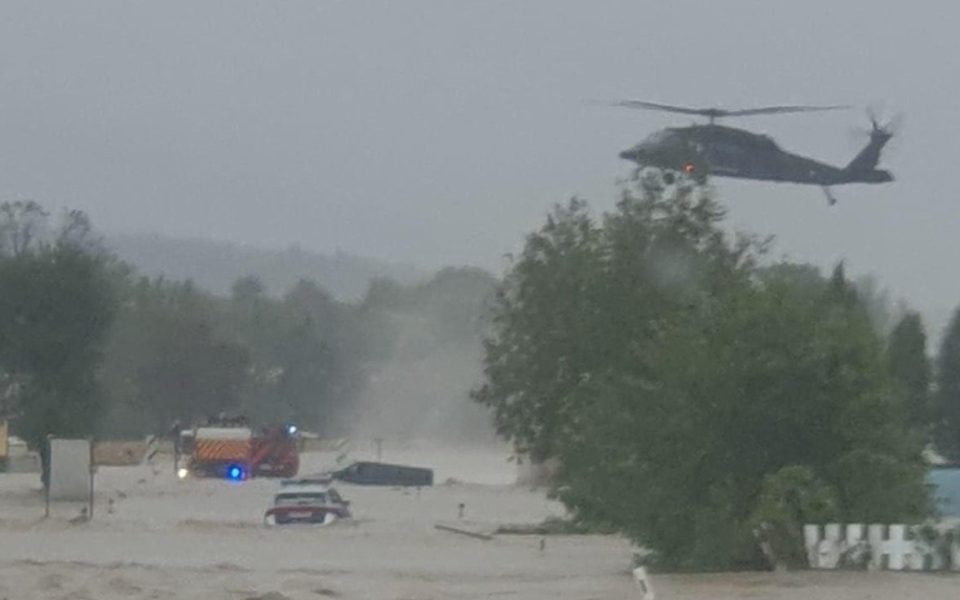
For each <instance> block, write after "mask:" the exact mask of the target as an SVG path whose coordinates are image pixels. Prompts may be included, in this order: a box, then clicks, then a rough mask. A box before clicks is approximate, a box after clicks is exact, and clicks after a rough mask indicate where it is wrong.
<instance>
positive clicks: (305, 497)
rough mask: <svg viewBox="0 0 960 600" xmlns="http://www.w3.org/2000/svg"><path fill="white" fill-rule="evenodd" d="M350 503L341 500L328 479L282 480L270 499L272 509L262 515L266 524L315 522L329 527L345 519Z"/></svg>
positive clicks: (347, 516) (347, 517)
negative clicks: (278, 489)
mask: <svg viewBox="0 0 960 600" xmlns="http://www.w3.org/2000/svg"><path fill="white" fill-rule="evenodd" d="M349 507H350V502H349V501H347V500H344V499H343V498H342V497H341V496H340V494H339V493H338V492H337V490H336V489H334V488H333V487H331V486H330V485H329V480H310V479H301V480H296V481H285V482H283V484H282V485H281V487H280V491H278V492H277V493H276V494H275V495H274V497H273V506H272V507H270V508H269V509H267V511H266V512H265V513H264V515H263V521H264V523H265V524H267V525H287V524H291V523H315V524H323V525H329V524H330V523H333V522H335V521H338V520H340V519H349V518H350V517H351V514H350V508H349Z"/></svg>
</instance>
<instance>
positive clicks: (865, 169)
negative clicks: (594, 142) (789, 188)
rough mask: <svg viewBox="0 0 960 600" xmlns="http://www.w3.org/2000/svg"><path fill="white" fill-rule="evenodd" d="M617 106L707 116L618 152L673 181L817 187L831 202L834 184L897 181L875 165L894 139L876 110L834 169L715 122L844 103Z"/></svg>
mask: <svg viewBox="0 0 960 600" xmlns="http://www.w3.org/2000/svg"><path fill="white" fill-rule="evenodd" d="M615 106H625V107H628V108H641V109H647V110H662V111H667V112H674V113H681V114H687V115H699V116H702V117H707V118H708V119H709V121H708V122H707V124H706V125H690V126H688V127H669V128H667V129H663V130H661V131H658V132H656V133H654V134H652V135H650V137H648V138H647V139H645V140H644V141H642V142H640V143H639V144H637V145H636V146H634V147H633V148H630V149H629V150H625V151H623V152H621V153H620V158H624V159H627V160H631V161H634V162H635V163H637V164H638V165H640V166H641V167H655V168H658V169H661V170H662V171H664V173H665V175H664V178H665V181H666V182H667V183H672V182H673V181H674V179H675V176H674V173H680V174H682V175H684V176H687V177H691V178H693V179H694V180H696V181H697V182H699V183H703V182H705V181H706V179H707V177H708V176H709V175H713V176H717V177H736V178H741V179H754V180H760V181H777V182H786V183H801V184H808V185H818V186H820V188H821V189H822V190H823V192H824V194H825V195H826V197H827V201H828V202H829V203H830V204H831V205H832V204H836V201H837V200H836V198H834V196H833V194H832V193H831V192H830V186H832V185H841V184H846V183H886V182H888V181H893V175H892V174H891V173H890V171H886V170H883V169H877V163H878V162H879V161H880V151H881V150H882V149H883V147H884V145H885V144H886V143H887V142H888V141H889V140H890V138H891V137H893V132H892V127H891V125H890V124H888V125H886V126H882V125H880V124H879V122H878V121H877V119H876V117H875V116H873V115H872V114H870V115H869V116H870V122H871V130H870V139H869V141H868V142H867V145H866V146H865V147H864V148H863V150H861V151H860V153H859V154H857V155H856V156H855V157H854V158H853V160H851V161H850V163H849V164H847V165H846V166H845V167H835V166H832V165H828V164H826V163H822V162H820V161H817V160H813V159H812V158H807V157H806V156H800V155H798V154H792V153H790V152H787V151H785V150H782V149H781V148H780V147H779V146H777V144H776V142H774V141H773V140H772V139H771V138H770V137H768V136H766V135H761V134H758V133H753V132H750V131H746V130H743V129H736V128H734V127H724V126H723V125H717V124H716V120H717V119H719V118H723V117H745V116H751V115H769V114H782V113H797V112H812V111H822V110H836V109H841V108H848V107H845V106H766V107H762V108H749V109H741V110H725V109H720V108H686V107H683V106H672V105H669V104H658V103H655V102H645V101H642V100H624V101H621V102H616V103H615Z"/></svg>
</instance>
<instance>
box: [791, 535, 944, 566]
mask: <svg viewBox="0 0 960 600" xmlns="http://www.w3.org/2000/svg"><path fill="white" fill-rule="evenodd" d="M956 533H957V530H956V529H954V530H950V529H949V528H946V527H939V528H933V527H911V526H907V525H869V526H865V525H862V524H848V525H841V524H839V523H830V524H827V525H824V526H820V525H804V527H803V537H804V544H805V546H806V550H807V560H808V561H809V563H810V567H811V568H813V569H839V568H856V567H863V566H866V567H867V568H869V569H873V570H880V569H889V570H892V571H902V570H910V571H931V570H953V571H960V539H958V536H957V534H956ZM864 534H866V535H864Z"/></svg>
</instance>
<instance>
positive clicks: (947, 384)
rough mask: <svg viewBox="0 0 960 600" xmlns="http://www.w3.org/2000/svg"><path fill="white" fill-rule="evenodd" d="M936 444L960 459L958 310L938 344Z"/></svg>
mask: <svg viewBox="0 0 960 600" xmlns="http://www.w3.org/2000/svg"><path fill="white" fill-rule="evenodd" d="M935 404H936V408H935V411H936V421H937V422H936V429H935V431H936V442H937V448H938V449H939V450H940V452H942V453H943V454H944V455H945V456H947V457H948V458H950V459H952V460H960V307H958V308H957V309H956V310H955V311H954V313H953V317H952V318H951V319H950V324H949V325H947V330H946V332H945V333H944V335H943V341H941V342H940V353H939V355H938V356H937V389H936V394H935Z"/></svg>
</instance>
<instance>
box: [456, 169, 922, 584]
mask: <svg viewBox="0 0 960 600" xmlns="http://www.w3.org/2000/svg"><path fill="white" fill-rule="evenodd" d="M722 218H723V211H722V210H721V208H720V207H719V206H718V205H717V204H716V203H715V202H714V201H713V200H712V199H711V198H710V197H709V195H707V194H706V193H705V192H704V191H703V190H701V189H698V188H688V187H683V186H679V187H676V188H673V189H671V190H670V191H665V190H663V189H661V188H659V187H658V186H657V184H656V182H655V181H650V180H643V181H641V182H640V183H639V184H638V185H637V186H636V187H633V188H628V189H627V190H626V191H625V193H624V197H623V198H622V200H621V202H620V203H619V204H618V207H617V210H616V211H614V212H613V213H611V214H608V215H606V216H605V217H604V218H603V219H602V221H600V222H599V223H598V222H597V221H596V220H595V219H593V218H592V217H591V216H590V215H589V213H588V212H587V210H586V207H585V205H584V204H583V203H580V202H572V203H571V204H570V205H568V206H566V207H563V208H558V209H557V210H556V211H554V213H552V214H551V215H550V217H549V218H548V220H547V223H546V225H544V226H543V227H542V228H541V229H540V230H539V231H537V232H535V233H533V234H531V235H530V236H529V237H528V239H527V243H526V245H525V247H524V251H523V253H522V254H521V255H520V257H519V258H518V260H517V261H516V263H515V264H514V265H513V268H512V269H511V271H510V272H509V273H508V275H507V277H506V279H505V281H504V284H503V286H502V287H501V289H500V293H499V295H498V298H497V301H496V305H495V307H494V309H493V315H492V332H491V335H490V336H489V338H488V339H487V342H486V358H485V381H484V383H483V384H482V385H481V386H480V387H479V388H477V389H476V390H475V392H474V397H475V399H476V400H477V401H479V402H481V403H483V404H485V405H487V406H489V407H490V408H492V409H493V412H494V417H495V422H496V424H497V427H498V430H499V431H500V432H501V433H502V434H503V435H505V436H506V437H508V438H509V439H511V440H512V441H513V442H514V443H515V444H516V445H517V446H518V447H519V448H520V449H522V450H526V451H529V452H531V453H532V454H533V455H534V456H535V457H536V458H548V457H554V458H557V459H559V462H560V463H561V470H560V473H559V476H558V480H557V489H556V492H557V493H558V495H559V497H560V498H561V499H562V500H563V501H564V502H565V503H566V504H567V506H568V507H569V508H571V509H572V510H573V511H574V514H575V515H576V516H577V518H579V519H582V520H584V521H587V522H595V523H604V524H607V525H613V526H615V527H617V528H618V529H620V530H622V531H624V532H625V533H627V534H628V535H629V536H630V537H631V538H632V539H634V540H635V541H637V542H638V543H640V544H642V545H644V546H646V547H648V548H651V549H652V550H654V551H655V555H656V558H657V560H659V561H660V563H661V564H662V565H665V566H669V567H673V568H731V567H736V566H751V567H752V566H757V565H758V564H759V563H760V562H761V561H762V560H763V559H762V557H761V554H760V552H759V549H758V544H757V542H756V539H755V538H754V532H755V529H756V515H757V514H760V513H762V511H760V510H759V509H760V506H758V499H759V498H760V492H761V489H762V488H763V486H764V485H765V482H767V481H768V480H769V478H770V477H772V476H775V475H777V474H778V473H780V472H781V471H783V470H784V469H787V471H784V473H788V474H789V475H784V478H785V479H786V480H789V481H795V480H800V481H803V480H804V478H798V477H796V476H795V475H793V473H795V472H798V471H790V470H789V469H805V470H804V471H802V472H803V473H807V474H809V476H807V475H805V476H804V477H805V478H806V480H809V481H816V482H818V483H817V486H820V487H818V490H821V491H822V490H824V489H825V490H827V492H828V493H829V495H831V496H832V497H835V498H836V500H837V501H836V504H835V505H833V504H831V505H830V506H834V507H835V513H834V514H832V515H829V516H832V517H836V518H844V519H856V520H871V521H872V520H883V521H887V520H891V519H910V518H918V517H920V516H922V515H923V514H924V511H925V509H926V503H925V501H926V498H925V492H924V487H923V466H922V463H921V461H920V452H919V451H920V447H919V445H918V444H917V443H916V440H915V438H913V437H911V436H910V435H909V431H908V428H907V426H906V422H905V420H904V419H903V418H902V414H901V412H900V411H898V410H897V405H896V402H895V400H894V396H893V394H892V393H891V386H890V380H889V376H888V371H887V369H886V365H885V364H884V360H883V358H884V354H883V345H882V342H881V340H880V339H879V337H878V336H877V335H876V334H875V333H874V329H873V327H872V324H871V320H870V316H869V314H868V311H867V309H866V307H865V306H864V305H863V303H862V302H861V301H860V300H859V298H858V295H857V292H856V290H855V289H854V286H853V285H851V284H850V282H849V281H848V280H847V278H846V276H845V274H844V272H843V268H842V265H841V266H839V267H838V268H837V269H836V270H835V271H834V273H833V274H832V276H831V277H829V278H824V277H822V276H821V275H820V274H819V273H818V272H817V271H816V269H812V268H810V267H805V266H797V265H790V264H781V265H776V266H774V267H770V268H764V269H761V268H758V267H757V265H756V259H757V257H758V255H760V254H761V252H762V250H763V247H764V244H761V243H759V242H757V241H756V240H752V239H750V238H733V239H731V238H730V237H729V236H728V235H727V234H726V233H725V232H724V230H723V228H722ZM773 481H779V480H776V479H774V480H773ZM820 482H823V483H822V484H821V483H820ZM770 485H772V487H771V488H770V489H772V490H774V492H771V493H775V492H776V490H780V489H789V486H784V485H779V487H778V485H775V484H770ZM823 486H825V487H823ZM821 491H818V492H817V494H820V493H821ZM758 511H759V512H758ZM807 516H810V518H812V516H811V515H794V517H795V518H798V519H802V518H806V517H807ZM818 516H820V517H823V516H824V514H823V512H822V511H821V512H820V513H818Z"/></svg>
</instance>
